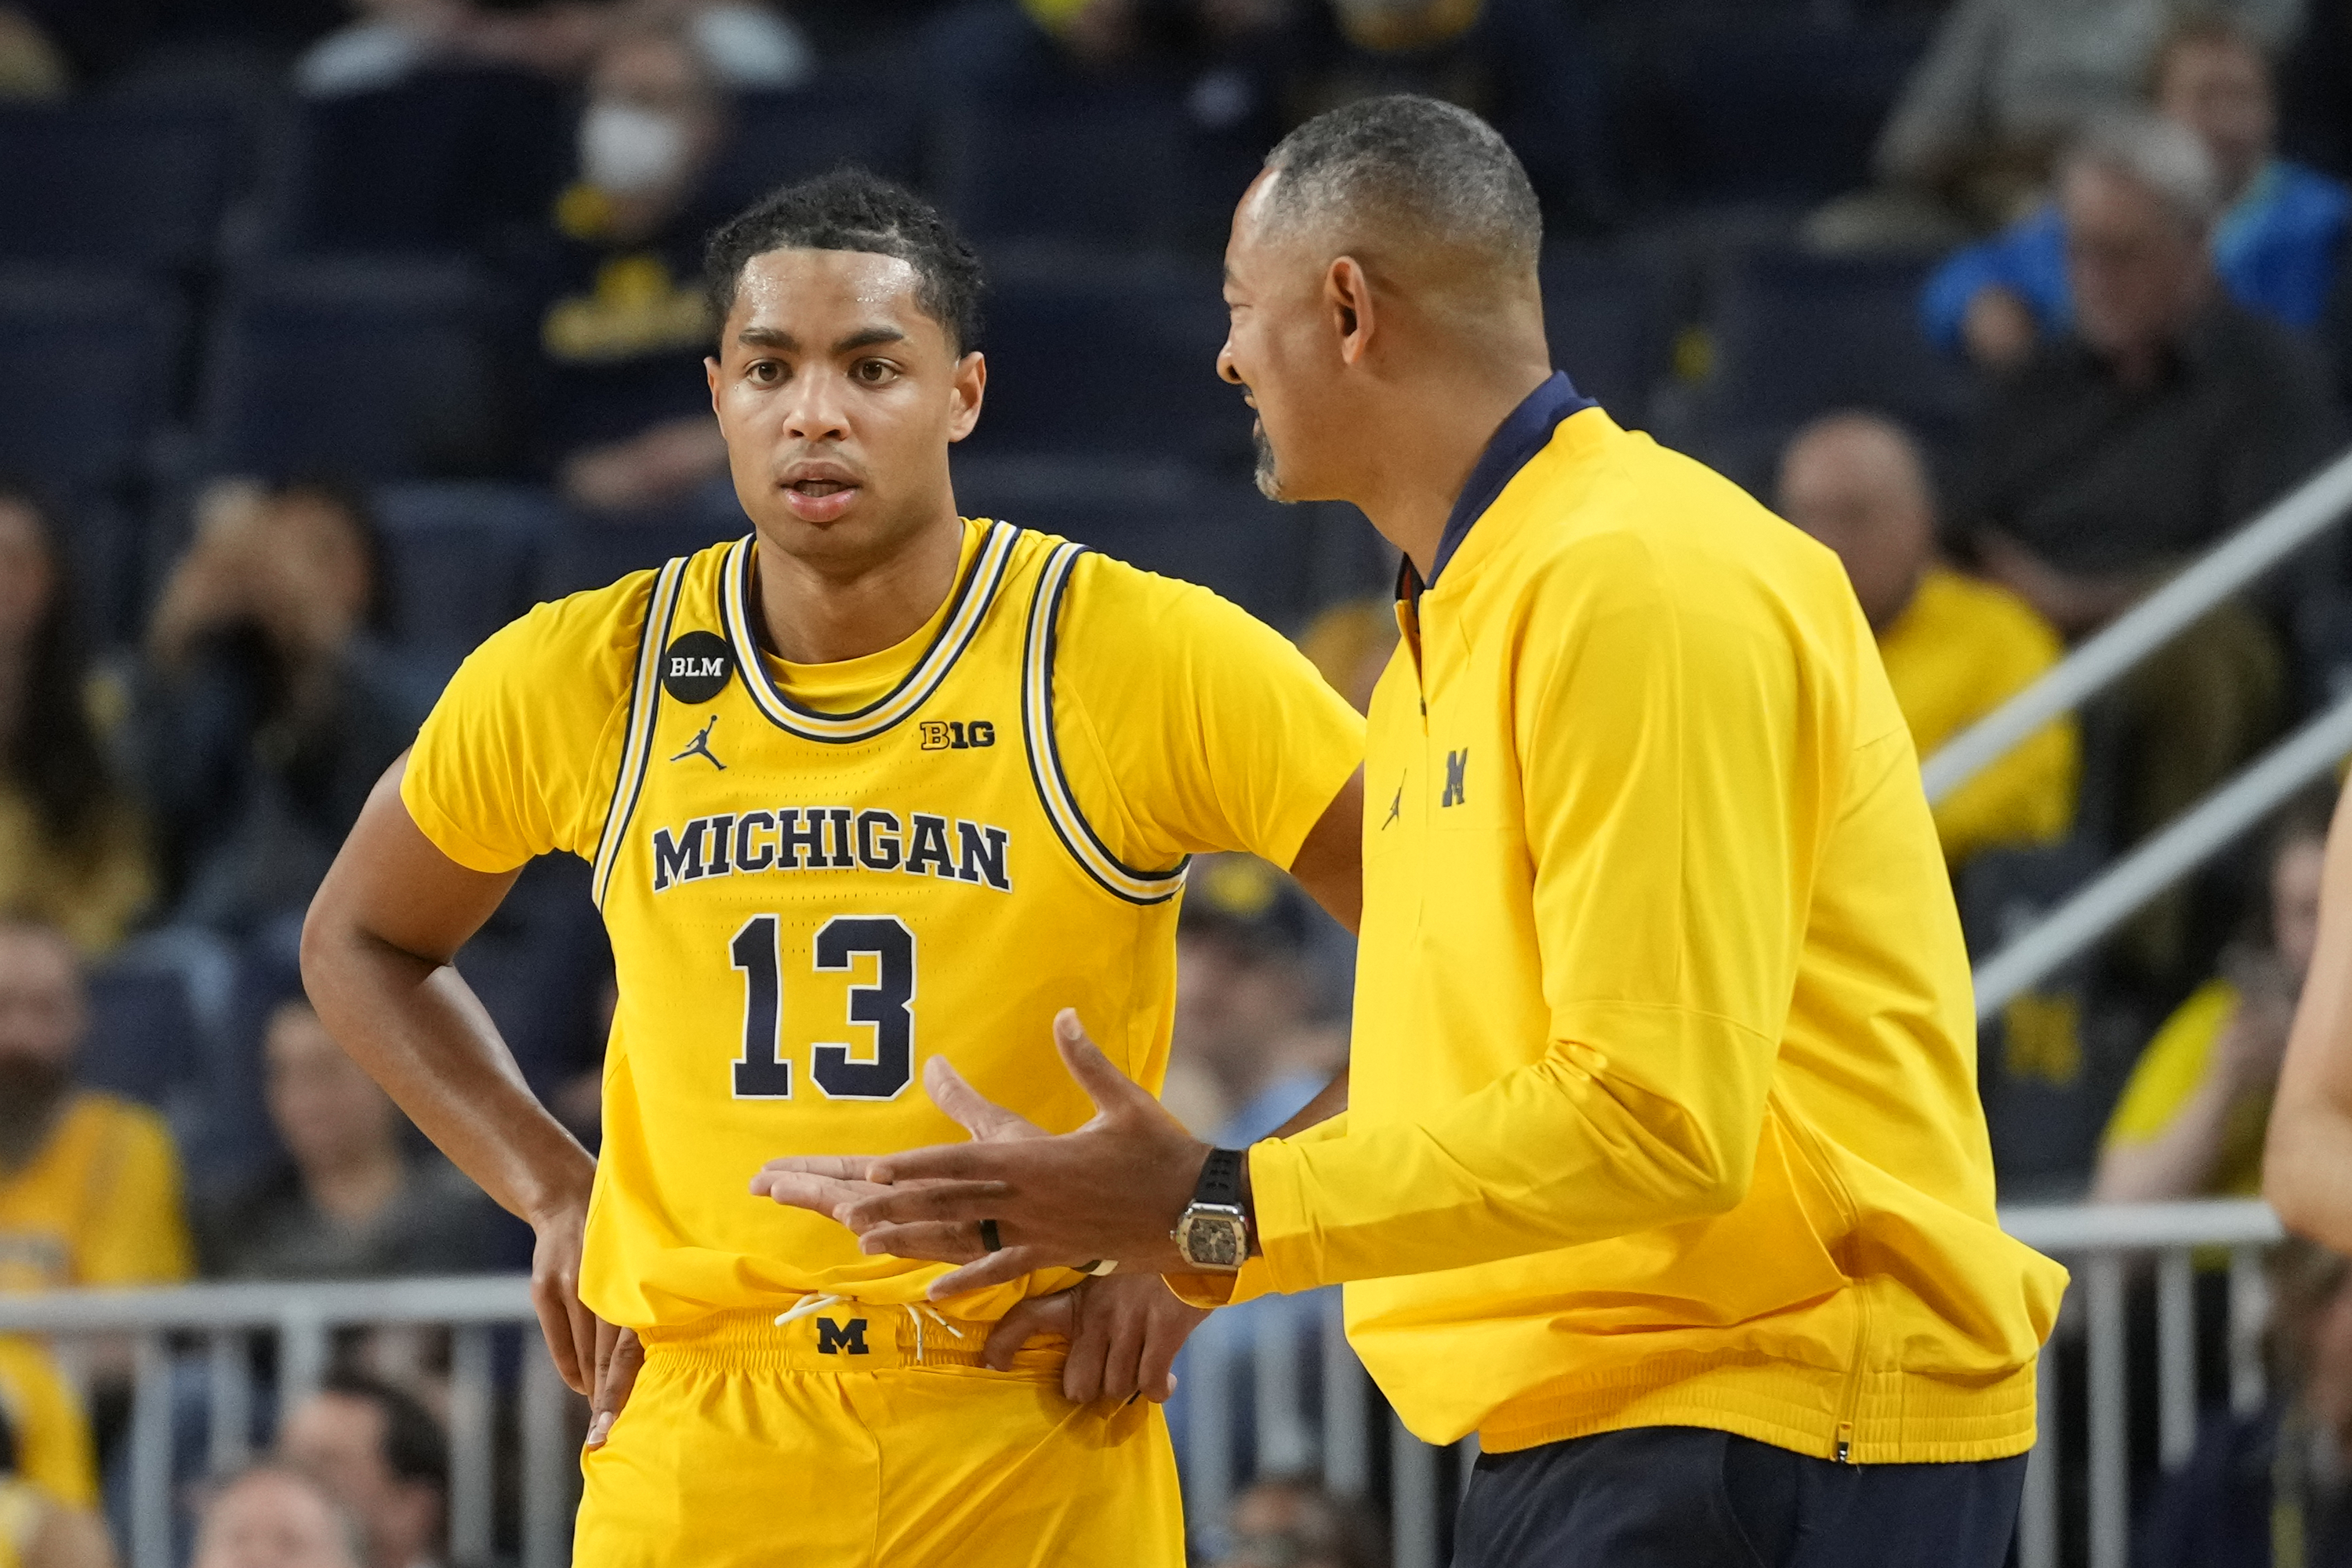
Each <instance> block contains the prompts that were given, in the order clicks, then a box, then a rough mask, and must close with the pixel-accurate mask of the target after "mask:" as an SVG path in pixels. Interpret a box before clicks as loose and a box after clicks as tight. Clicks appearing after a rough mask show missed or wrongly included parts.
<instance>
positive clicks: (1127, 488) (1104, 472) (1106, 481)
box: [955, 455, 1364, 625]
mask: <svg viewBox="0 0 2352 1568" xmlns="http://www.w3.org/2000/svg"><path fill="white" fill-rule="evenodd" d="M955 479H956V504H957V506H958V507H960V508H961V510H962V511H963V513H964V515H965V516H967V517H992V518H998V519H1001V520H1003V521H1007V522H1016V523H1019V524H1021V525H1022V526H1023V527H1024V528H1034V529H1039V530H1042V531H1045V532H1047V533H1057V534H1060V535H1062V536H1063V537H1065V538H1067V539H1075V540H1078V541H1080V542H1083V543H1086V544H1090V545H1092V546H1094V547H1095V548H1096V549H1097V550H1100V551H1102V552H1104V553H1105V554H1108V555H1113V556H1117V557H1118V559H1120V560H1122V561H1126V562H1129V563H1131V564H1133V565H1137V566H1140V567H1143V568H1144V569H1145V570H1147V571H1151V572H1158V573H1161V574H1165V575H1167V576H1171V577H1181V578H1183V579H1184V580H1185V581H1187V582H1191V583H1199V584H1203V585H1204V586H1207V587H1210V588H1213V589H1215V590H1216V591H1217V592H1218V593H1220V594H1222V595H1224V596H1225V597H1226V598H1228V599H1231V600H1233V601H1234V603H1236V604H1238V605H1241V606H1242V607H1243V608H1244V609H1246V610H1249V611H1250V612H1251V613H1252V614H1254V615H1256V616H1259V617H1260V618H1262V619H1265V620H1269V621H1272V622H1274V623H1276V625H1288V624H1290V623H1291V622H1293V621H1295V620H1297V619H1298V618H1299V617H1300V616H1302V615H1304V613H1305V612H1306V611H1307V608H1308V605H1309V598H1310V595H1311V591H1312V589H1313V586H1314V577H1315V564H1316V560H1317V550H1318V541H1319V539H1320V538H1321V533H1322V531H1323V530H1325V529H1327V528H1329V527H1334V526H1337V527H1342V528H1354V529H1360V528H1362V527H1363V526H1364V525H1363V523H1362V521H1361V520H1360V519H1359V518H1356V517H1354V516H1353V515H1352V510H1350V514H1349V516H1348V517H1346V518H1344V519H1338V518H1333V517H1331V516H1330V515H1328V510H1327V509H1325V508H1321V507H1314V506H1277V505H1276V504H1275V503H1274V502H1272V501H1270V500H1266V499H1265V497H1263V496H1261V495H1259V494H1258V492H1257V489H1256V487H1255V485H1253V484H1252V483H1251V482H1250V481H1249V479H1247V478H1246V477H1245V476H1244V475H1241V474H1229V473H1221V472H1214V471H1208V470H1203V469H1202V468H1196V467H1193V466H1191V465H1187V464H1181V463H1167V462H1156V463H1155V462H1142V463H1119V462H1103V461H1089V460H1086V459H1071V458H1062V459H1048V458H1034V459H1022V458H1001V459H987V458H980V457H977V456H972V457H966V456H962V455H959V456H958V458H957V459H956V465H955Z"/></svg>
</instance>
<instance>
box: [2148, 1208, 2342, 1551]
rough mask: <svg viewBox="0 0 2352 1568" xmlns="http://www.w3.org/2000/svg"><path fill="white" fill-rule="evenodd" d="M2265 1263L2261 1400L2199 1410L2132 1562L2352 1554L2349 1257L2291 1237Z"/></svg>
mask: <svg viewBox="0 0 2352 1568" xmlns="http://www.w3.org/2000/svg"><path fill="white" fill-rule="evenodd" d="M2267 1272H2268V1275H2269V1279H2270V1300H2271V1309H2270V1324H2269V1331H2268V1335H2267V1338H2268V1342H2269V1355H2270V1362H2271V1377H2270V1400H2269V1403H2268V1404H2266V1405H2264V1406H2263V1408H2262V1409H2261V1410H2260V1411H2258V1412H2256V1413H2255V1414H2254V1415H2248V1416H2239V1415H2231V1414H2230V1413H2228V1412H2226V1411H2223V1412H2217V1413H2216V1414H2214V1415H2211V1416H2210V1417H2208V1418H2207V1420H2206V1423H2205V1426H2204V1428H2203V1430H2202V1431H2201V1432H2200V1433H2199V1435H2198V1440H2197V1446H2196V1447H2195V1449H2194V1450H2192V1451H2191V1452H2190V1454H2189V1458H2188V1460H2187V1462H2185V1463H2184V1464H2182V1465H2181V1466H2180V1467H2179V1468H2178V1469H2176V1470H2173V1471H2172V1472H2171V1473H2170V1474H2169V1475H2168V1477H2167V1478H2166V1479H2165V1480H2164V1483H2163V1486H2162V1488H2161V1489H2160V1490H2159V1491H2158V1493H2157V1495H2156V1497H2155V1498H2154V1500H2152V1502H2151V1504H2150V1506H2149V1507H2148V1509H2147V1513H2146V1515H2145V1517H2143V1519H2142V1520H2141V1521H2140V1529H2139V1531H2138V1534H2137V1540H2136V1541H2135V1542H2134V1544H2133V1551H2132V1562H2133V1563H2134V1564H2135V1565H2136V1568H2291V1565H2292V1568H2341V1565H2342V1564H2345V1563H2352V1508H2347V1506H2346V1504H2347V1500H2352V1499H2347V1491H2346V1487H2345V1480H2346V1476H2347V1470H2346V1465H2345V1457H2346V1455H2347V1453H2352V1265H2347V1260H2346V1259H2345V1258H2341V1257H2338V1256H2337V1255H2336V1254H2335V1253H2332V1252H2328V1251H2326V1250H2324V1249H2322V1248H2321V1247H2317V1246H2315V1245H2314V1244H2313V1243H2311V1242H2307V1241H2305V1240H2303V1239H2301V1238H2300V1237H2288V1239H2287V1240H2286V1242H2285V1243H2284V1245H2283V1246H2281V1247H2276V1248H2274V1249H2273V1251H2272V1253H2271V1255H2270V1257H2269V1259H2268V1261H2267Z"/></svg>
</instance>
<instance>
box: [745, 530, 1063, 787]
mask: <svg viewBox="0 0 2352 1568" xmlns="http://www.w3.org/2000/svg"><path fill="white" fill-rule="evenodd" d="M1020 533H1021V531H1020V530H1019V529H1017V528H1014V527H1012V526H1011V525H1009V524H1006V523H991V524H990V525H989V528H988V532H987V534H986V536H985V537H984V538H983V539H982V541H981V545H980V549H979V550H978V552H975V553H974V555H973V557H972V563H971V567H970V568H969V569H967V570H966V571H965V573H964V574H963V576H962V579H961V581H960V582H959V583H958V584H956V590H955V593H954V594H953V595H951V597H950V600H949V605H948V614H947V618H946V620H944V621H943V622H941V623H940V629H939V632H938V634H937V635H936V636H934V637H932V638H931V642H930V646H929V647H927V648H925V649H924V650H923V657H922V658H919V659H917V660H916V661H915V663H914V665H913V667H912V668H909V669H908V671H907V673H906V675H905V676H904V677H903V678H902V679H900V680H899V682H898V685H896V686H894V687H892V688H891V689H889V690H888V691H887V692H885V693H884V694H883V695H882V696H880V697H878V698H877V699H876V700H873V701H871V702H869V703H867V704H866V706H865V707H863V708H860V709H858V710H856V711H855V712H850V713H827V712H824V711H823V710H820V709H815V708H810V707H807V706H805V705H803V704H802V703H798V702H795V701H793V700H792V699H791V698H790V697H788V696H786V695H785V694H784V693H783V692H782V690H780V689H778V688H777V686H776V684H775V682H774V680H773V679H771V678H770V676H769V674H768V670H767V666H766V665H765V663H763V662H762V660H761V653H760V639H759V637H758V636H757V635H756V634H755V633H754V632H753V630H752V626H751V570H752V563H753V554H752V550H753V546H754V543H755V542H756V541H757V539H758V535H756V534H747V535H746V536H744V537H743V538H741V539H740V540H738V541H736V542H734V543H733V544H732V545H730V546H729V547H728V548H729V549H730V551H732V552H733V557H732V559H730V560H729V561H726V562H724V563H721V564H720V567H719V624H720V626H723V627H724V628H725V630H726V633H727V640H728V642H729V644H730V646H731V647H733V649H734V652H735V662H736V666H737V668H740V670H741V671H742V675H743V689H745V690H746V691H748V692H750V693H751V705H752V706H753V707H754V708H757V709H758V710H760V711H761V713H762V714H763V715H765V716H766V718H767V720H768V721H769V722H770V723H772V724H773V725H775V726H776V727H777V728H778V729H780V730H783V731H787V732H789V733H791V734H793V735H797V736H799V737H800V738H801V739H802V740H804V741H817V742H824V743H825V744H828V745H851V744H855V743H856V742H860V741H870V740H872V739H873V738H874V737H875V736H877V735H879V734H882V733H883V732H884V731H887V730H889V729H890V728H891V727H892V726H894V725H897V724H898V723H901V722H903V721H905V720H906V719H907V718H908V717H909V716H910V715H912V714H913V713H914V711H915V710H917V709H919V708H920V707H921V706H922V705H923V703H924V702H925V701H927V700H929V698H930V696H931V694H932V693H933V692H934V691H936V690H938V689H939V686H940V682H941V681H943V680H945V679H947V676H948V672H949V671H950V670H951V669H953V668H955V665H956V661H957V660H958V659H959V658H962V657H963V652H964V649H965V648H967V647H971V641H972V639H973V638H974V637H978V636H979V635H980V628H981V625H982V622H983V621H984V620H985V619H986V618H987V615H988V610H989V606H990V605H992V603H993V602H994V601H995V598H996V591H997V589H998V587H999V586H1001V585H1002V584H1003V581H1004V574H1005V571H1006V568H1007V566H1008V564H1009V563H1010V562H1011V561H1012V559H1013V542H1014V541H1015V540H1016V539H1018V538H1019V536H1020Z"/></svg>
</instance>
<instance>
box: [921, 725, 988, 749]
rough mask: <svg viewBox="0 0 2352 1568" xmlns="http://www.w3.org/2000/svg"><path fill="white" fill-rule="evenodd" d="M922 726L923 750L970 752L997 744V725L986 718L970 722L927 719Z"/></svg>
mask: <svg viewBox="0 0 2352 1568" xmlns="http://www.w3.org/2000/svg"><path fill="white" fill-rule="evenodd" d="M920 727H921V730H922V734H923V750H925V751H927V752H968V751H971V750H972V749H973V748H974V747H978V746H992V745H994V744H996V726H995V725H994V724H992V723H991V722H990V721H987V720H985V719H974V720H973V721H971V723H969V724H966V723H963V722H961V721H956V720H950V719H925V720H923V721H921V726H920Z"/></svg>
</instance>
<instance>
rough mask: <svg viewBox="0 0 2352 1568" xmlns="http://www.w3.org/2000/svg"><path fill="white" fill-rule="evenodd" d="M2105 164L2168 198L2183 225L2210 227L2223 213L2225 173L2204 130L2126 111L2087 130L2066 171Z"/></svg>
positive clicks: (2070, 155) (2204, 230)
mask: <svg viewBox="0 0 2352 1568" xmlns="http://www.w3.org/2000/svg"><path fill="white" fill-rule="evenodd" d="M2085 167H2088V168H2097V169H2105V170H2106V171H2108V172H2109V173H2110V174H2121V175H2122V176H2123V177H2124V178H2125V179H2126V180H2129V181H2130V182H2131V183H2132V184H2136V185H2138V186H2140V187H2141V188H2142V189H2144V190H2146V191H2147V193H2148V194H2149V195H2152V196H2154V197H2156V199H2157V200H2158V201H2159V202H2162V203H2163V204H2164V206H2165V210H2167V211H2168V212H2169V213H2171V214H2172V216H2173V217H2174V218H2175V219H2177V220H2178V221H2179V224H2180V225H2181V226H2182V227H2184V228H2187V229H2189V230H2192V231H2194V232H2195V233H2198V234H2204V233H2207V232H2209V231H2210V229H2211V228H2212V226H2214V224H2216V223H2217V222H2219V221H2220V220H2221V171H2220V170H2219V169H2217V168H2215V167H2214V166H2213V154H2212V153H2210V152H2209V151H2208V150H2207V149H2206V146H2205V143H2204V142H2203V140H2202V139H2200V137H2199V136H2198V134H2197V133H2196V132H2193V131H2191V130H2189V128H2188V127H2187V126H2185V125H2182V124H2180V123H2179V122H2178V121H2171V120H2167V119H2165V118H2164V117H2163V116H2162V115H2158V114H2123V115H2116V116H2115V117H2113V118H2111V119H2106V120H2102V121H2098V122H2097V123H2095V124H2094V125H2093V126H2092V127H2091V128H2090V129H2089V130H2088V131H2085V132H2084V133H2083V135H2082V137H2081V139H2080V140H2078V141H2077V142H2075V143H2074V147H2073V148H2072V150H2070V151H2069V152H2068V153H2067V154H2066V171H2067V172H2068V173H2070V174H2071V173H2072V172H2073V171H2074V170H2076V169H2079V168H2085Z"/></svg>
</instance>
